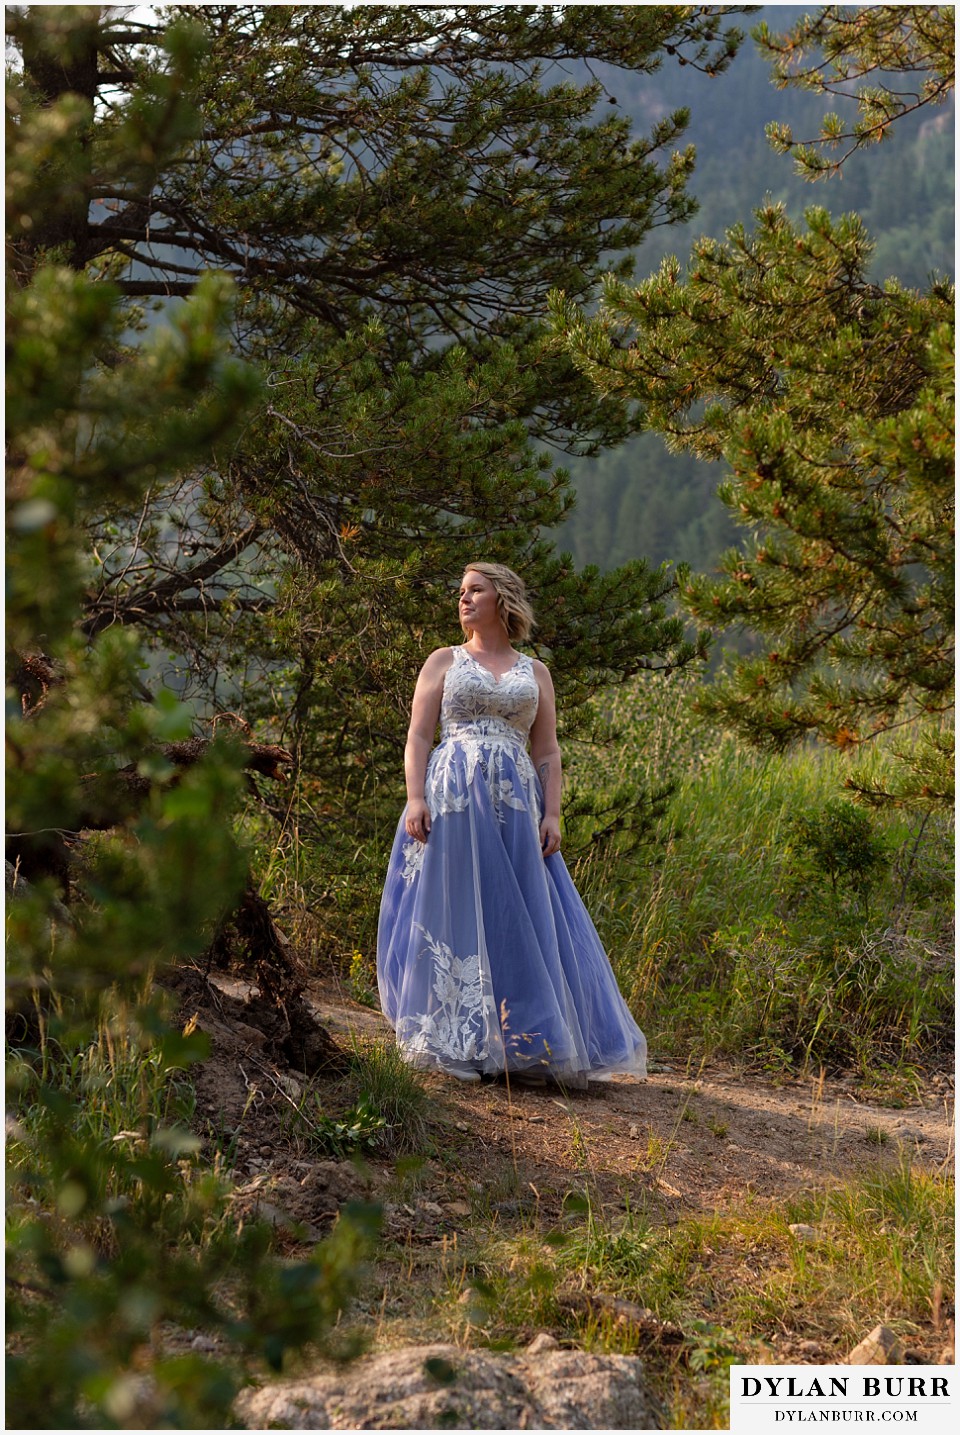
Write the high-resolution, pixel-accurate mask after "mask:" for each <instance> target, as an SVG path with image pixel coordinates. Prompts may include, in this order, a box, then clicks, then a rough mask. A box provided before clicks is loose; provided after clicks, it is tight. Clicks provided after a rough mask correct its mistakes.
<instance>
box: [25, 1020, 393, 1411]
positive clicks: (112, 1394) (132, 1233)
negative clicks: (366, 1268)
mask: <svg viewBox="0 0 960 1435" xmlns="http://www.w3.org/2000/svg"><path fill="white" fill-rule="evenodd" d="M67 1017H68V1013H64V1012H62V1011H61V1014H60V1015H59V1017H57V1018H56V1019H55V1020H52V1019H45V1021H44V1023H43V1033H42V1037H41V1041H40V1045H39V1050H37V1051H36V1052H35V1053H24V1052H23V1051H22V1050H21V1051H19V1052H15V1053H13V1055H12V1059H11V1064H10V1066H9V1069H8V1085H9V1091H10V1096H11V1117H12V1121H13V1126H12V1132H11V1136H10V1139H9V1141H8V1189H7V1233H8V1247H7V1256H8V1264H7V1280H8V1306H7V1325H8V1334H9V1336H10V1337H11V1339H12V1341H13V1354H12V1356H11V1358H10V1360H9V1361H8V1366H7V1413H8V1417H9V1418H10V1419H11V1420H13V1421H15V1423H16V1424H17V1425H18V1426H20V1427H22V1428H39V1427H50V1426H51V1425H53V1426H55V1427H56V1428H58V1429H70V1428H75V1427H89V1428H110V1429H112V1428H129V1426H130V1425H131V1424H135V1425H138V1426H140V1425H144V1426H149V1427H154V1426H156V1425H160V1424H169V1425H172V1426H174V1427H181V1428H182V1427H191V1426H193V1427H200V1428H207V1427H212V1428H221V1427H222V1422H223V1419H224V1416H225V1415H226V1413H227V1412H228V1411H229V1408H230V1404H231V1402H232V1399H233V1397H234V1395H235V1394H236V1392H237V1389H238V1388H239V1385H240V1383H242V1378H243V1377H242V1376H241V1375H239V1374H238V1372H237V1369H236V1367H235V1366H234V1365H233V1364H232V1363H231V1364H228V1363H226V1362H221V1361H207V1360H203V1361H201V1360H199V1359H198V1358H190V1359H186V1360H185V1359H183V1358H179V1359H177V1358H171V1357H170V1356H169V1355H165V1354H164V1339H163V1337H162V1335H161V1332H162V1330H163V1329H164V1326H165V1325H166V1323H170V1322H172V1323H173V1324H174V1325H176V1326H180V1327H182V1328H187V1329H190V1328H199V1329H201V1330H204V1331H207V1332H211V1333H213V1334H215V1335H217V1336H219V1337H220V1338H221V1339H222V1340H224V1341H225V1342H226V1344H227V1347H228V1348H231V1347H232V1349H233V1350H234V1351H235V1352H237V1353H244V1354H245V1355H246V1356H248V1357H250V1358H252V1359H254V1360H264V1361H266V1362H267V1363H268V1364H270V1365H272V1366H273V1367H275V1368H279V1367H280V1365H281V1363H282V1360H283V1357H284V1353H285V1352H286V1351H287V1350H289V1349H290V1348H291V1347H298V1346H300V1345H301V1344H303V1342H304V1341H306V1340H317V1339H321V1338H324V1339H328V1340H329V1331H330V1329H331V1327H332V1326H333V1324H334V1323H335V1321H336V1319H337V1316H338V1314H339V1312H340V1310H341V1308H342V1306H343V1305H344V1303H345V1302H346V1300H347V1298H348V1296H349V1294H350V1292H351V1291H352V1289H353V1287H354V1283H355V1280H356V1273H357V1269H358V1261H359V1260H360V1259H361V1258H362V1256H363V1255H364V1254H365V1253H367V1252H368V1251H369V1250H370V1247H371V1240H372V1237H373V1235H374V1233H375V1231H376V1225H377V1217H376V1214H375V1213H374V1212H373V1211H372V1210H369V1211H368V1210H364V1209H360V1208H358V1209H357V1210H355V1211H347V1212H346V1213H345V1215H344V1217H343V1218H342V1219H341V1222H340V1224H339V1225H338V1227H337V1228H336V1230H335V1232H334V1234H333V1236H331V1237H330V1238H329V1239H328V1240H326V1241H324V1242H322V1243H321V1244H320V1245H318V1246H317V1247H316V1248H315V1249H314V1251H313V1252H312V1253H311V1255H310V1257H309V1258H308V1259H306V1260H303V1261H298V1262H287V1263H286V1264H283V1265H281V1264H279V1263H278V1262H277V1261H276V1259H275V1258H274V1257H273V1256H272V1255H271V1253H270V1246H271V1236H270V1232H269V1230H268V1229H267V1228H266V1227H265V1226H261V1225H258V1224H256V1223H252V1224H247V1225H245V1226H244V1227H243V1229H242V1230H239V1231H238V1229H237V1228H236V1225H235V1223H234V1221H233V1220H232V1219H231V1217H230V1189H229V1186H228V1185H227V1183H226V1182H225V1181H224V1179H223V1178H222V1176H221V1175H220V1174H218V1173H217V1172H216V1171H215V1170H211V1169H210V1168H209V1167H208V1166H207V1165H206V1163H205V1161H204V1160H203V1159H202V1153H201V1152H200V1142H199V1141H198V1140H197V1138H196V1137H195V1136H194V1135H193V1134H192V1133H191V1132H190V1130H189V1129H188V1127H187V1125H186V1124H185V1123H186V1122H188V1121H189V1118H190V1114H191V1108H192V1098H191V1092H190V1088H189V1086H188V1085H187V1084H186V1083H185V1080H184V1076H183V1070H184V1068H186V1067H187V1066H189V1064H190V1063H191V1062H193V1061H195V1060H197V1059H202V1057H203V1055H204V1052H205V1038H201V1037H200V1036H199V1035H197V1034H194V1035H191V1034H190V1033H186V1034H185V1035H178V1034H177V1033H175V1032H171V1031H170V1030H169V1028H168V1027H166V1025H165V1023H163V1021H162V1020H161V1016H160V1013H159V1012H158V1011H156V1010H154V1009H152V1008H150V1007H149V1006H147V1005H146V1004H144V1003H140V1004H138V1005H135V1006H132V1007H123V1006H118V1007H116V1009H115V1011H114V1014H113V1016H112V1017H110V1018H108V1019H107V1018H105V1019H104V1020H103V1021H102V1022H101V1023H100V1025H99V1026H98V1028H97V1030H96V1033H95V1038H94V1040H93V1042H92V1043H90V1044H89V1045H86V1046H85V1045H83V1044H82V1043H83V1038H82V1037H78V1036H77V1035H76V1034H73V1035H71V1034H70V1032H69V1031H68V1030H65V1029H64V1028H65V1027H68V1026H69V1025H70V1023H69V1021H68V1020H67ZM54 1030H57V1031H59V1032H60V1036H54V1035H52V1034H51V1033H52V1032H53V1031H54Z"/></svg>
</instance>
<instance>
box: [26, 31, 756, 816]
mask: <svg viewBox="0 0 960 1435" xmlns="http://www.w3.org/2000/svg"><path fill="white" fill-rule="evenodd" d="M734 8H735V7H673V6H645V7H635V6H610V7H595V6H543V7H515V6H471V7H462V8H460V9H457V8H454V9H453V10H450V9H447V8H443V7H437V6H422V7H420V6H407V7H396V6H376V5H369V6H367V5H365V6H359V7H352V8H347V7H338V6H312V5H303V6H272V7H266V6H264V7H260V6H233V5H231V6H203V7H193V6H174V7H170V8H169V9H167V10H165V11H164V12H162V15H161V19H160V21H158V22H156V23H154V22H153V21H150V22H144V21H140V20H137V19H136V18H135V17H134V16H132V15H129V14H122V13H120V12H116V11H111V10H108V9H103V10H99V9H98V8H97V7H40V6H36V7H26V9H25V10H23V11H16V12H11V14H10V16H9V18H8V27H9V29H10V32H11V38H12V41H13V43H14V45H15V46H17V47H18V48H19V51H20V54H21V56H22V60H23V85H22V98H21V103H22V106H23V109H24V113H25V114H26V113H30V114H31V115H36V116H37V117H42V116H43V114H44V113H46V112H48V111H49V110H50V107H51V106H54V105H59V104H63V103H69V104H70V105H71V106H73V107H74V109H75V110H76V112H77V115H78V124H80V125H81V127H82V138H81V139H80V140H79V141H78V143H76V144H75V145H74V146H73V148H72V149H71V150H70V153H69V157H68V158H65V157H62V156H61V157H58V158H57V160H56V164H57V166H58V168H57V176H58V181H59V188H60V192H61V194H62V195H63V198H62V200H61V201H60V202H59V203H58V205H56V206H51V207H50V209H49V210H47V209H45V208H44V207H43V206H42V205H34V206H33V208H32V211H31V215H30V221H31V222H30V224H29V226H27V227H25V228H22V229H20V230H18V229H16V227H15V229H14V235H15V245H14V248H15V263H16V265H17V267H18V269H19V272H21V273H22V274H23V275H24V276H29V274H30V272H31V270H32V268H33V266H35V265H36V263H37V262H38V261H39V260H40V259H41V258H42V257H43V256H44V255H45V254H48V253H56V254H57V255H58V256H59V257H60V259H61V261H62V262H64V263H66V264H67V265H70V266H72V267H74V268H75V269H77V270H81V269H82V270H83V272H85V273H86V274H88V275H89V276H90V277H91V278H93V279H97V278H102V279H103V280H104V281H106V280H108V279H109V280H110V281H111V282H112V283H114V284H115V286H116V288H117V289H118V290H119V292H120V293H121V294H122V295H124V296H125V297H126V298H127V299H128V300H129V301H130V302H131V303H143V304H146V305H147V306H148V307H147V310H146V313H145V315H144V318H143V323H144V324H149V323H151V322H152V314H151V310H150V308H149V306H150V305H151V304H163V305H167V306H169V305H174V304H176V303H177V302H179V301H180V300H181V299H182V298H183V297H184V296H186V295H188V294H190V293H192V291H193V288H194V286H195V284H196V283H197V276H198V275H199V274H200V273H201V272H202V271H203V270H205V269H207V268H215V269H217V270H219V271H226V272H227V273H228V274H229V275H230V276H232V278H233V279H234V282H235V284H236V286H237V294H238V303H237V310H236V320H235V325H234V341H235V345H236V347H237V350H238V352H240V353H242V354H243V355H244V356H246V357H247V358H249V359H251V360H252V361H254V362H256V363H258V364H259V365H261V367H262V369H263V372H264V374H265V376H266V381H267V400H266V402H264V403H263V404H262V405H261V406H260V408H259V409H258V411H257V413H256V414H255V415H254V416H253V417H252V418H251V419H250V420H249V421H248V422H247V424H246V426H245V428H244V430H243V432H242V434H241V436H240V438H239V439H238V440H231V442H230V443H229V444H224V445H221V446H220V447H219V448H218V450H217V452H216V454H215V456H214V459H213V461H212V462H208V463H204V464H202V465H197V466H187V465H181V466H179V468H178V470H177V472H176V473H175V474H172V475H171V476H170V477H169V478H167V479H166V480H161V479H158V482H157V483H156V485H155V486H153V487H152V488H151V490H150V492H149V493H148V494H146V495H144V496H138V497H137V498H136V500H135V501H133V500H131V499H127V500H120V501H117V502H112V503H110V504H109V505H108V506H106V507H105V508H104V510H103V512H102V514H101V516H100V519H99V522H97V521H96V520H94V519H92V518H91V522H90V533H91V544H92V548H93V549H94V551H96V552H97V554H98V555H99V557H100V559H101V561H100V563H99V565H98V566H97V567H96V568H91V569H90V570H89V574H88V580H87V589H86V599H85V613H84V618H83V630H84V632H85V633H86V635H87V636H90V637H92V636H95V635H96V634H98V633H101V632H103V631H105V630H107V629H108V628H118V627H122V626H125V625H128V624H135V625H137V627H138V628H139V629H140V630H141V631H142V632H146V633H149V634H151V635H152V638H153V643H154V653H153V658H152V663H153V669H152V672H151V674H150V675H149V676H148V679H147V681H148V684H149V685H150V686H152V687H156V685H157V683H158V681H166V682H168V683H169V684H170V685H172V686H173V687H175V689H176V690H177V691H178V692H180V693H182V694H184V695H196V696H198V698H200V699H201V700H202V701H203V702H204V703H205V704H207V705H209V704H211V703H212V705H213V706H215V707H221V708H224V707H225V708H234V707H236V706H238V705H242V706H243V707H244V709H245V711H247V713H248V715H250V716H253V717H257V716H262V717H264V718H268V717H269V718H275V719H276V720H277V721H278V722H279V723H281V724H283V725H285V726H284V735H285V736H287V737H289V738H290V740H291V742H292V743H293V744H294V746H296V748H297V751H298V756H299V758H300V759H301V761H302V762H303V763H305V764H306V765H307V766H308V767H309V768H310V769H311V770H312V772H313V775H314V780H315V782H316V783H318V784H319V787H318V789H317V792H318V806H323V804H324V803H326V802H328V801H330V800H332V795H333V794H336V795H337V800H338V801H339V800H340V796H339V795H340V794H342V792H343V790H344V789H343V784H344V782H345V781H347V780H349V781H351V782H353V783H354V784H355V785H356V784H362V783H363V782H367V781H371V780H373V779H375V778H376V777H377V776H378V775H382V774H383V773H385V772H389V773H390V775H391V777H392V778H395V779H396V791H397V793H399V792H400V790H401V789H400V784H399V772H400V766H399V760H398V759H399V753H400V749H401V744H402V734H403V729H404V725H405V714H406V711H407V707H408V703H409V694H410V691H411V689H412V683H413V679H414V675H415V673H416V670H417V668H418V666H419V664H420V662H421V661H422V659H423V657H424V656H425V653H426V652H427V651H428V650H429V647H430V646H431V645H433V644H435V643H437V642H442V641H446V642H448V641H450V640H451V637H453V636H454V635H455V632H456V627H455V617H454V608H453V604H452V602H451V600H450V586H449V585H450V584H451V583H453V584H455V583H456V582H457V581H458V580H459V576H460V573H461V571H462V567H463V565H464V563H465V562H467V561H469V560H470V559H475V558H477V557H479V556H483V557H486V558H495V559H500V560H503V561H506V562H509V563H511V564H512V565H513V566H515V567H518V568H520V569H522V570H523V572H524V574H525V576H526V577H527V579H528V582H529V585H530V587H531V589H532V590H533V593H534V598H535V602H536V605H537V609H538V614H539V617H540V624H541V626H540V628H539V630H538V634H537V642H538V644H539V650H540V651H543V652H546V651H547V650H548V649H549V650H550V653H551V660H552V663H553V666H554V669H555V672H556V678H557V685H558V690H559V694H560V698H561V704H562V706H563V710H564V711H565V713H566V714H567V717H568V720H569V722H570V724H571V725H573V724H575V723H576V721H578V720H579V716H580V709H579V706H578V698H579V697H580V696H581V695H582V694H583V693H584V692H585V691H586V690H587V689H588V688H589V687H591V686H592V685H595V684H596V683H597V682H599V681H603V680H607V679H609V678H610V677H625V676H628V675H630V674H632V673H635V672H637V671H640V670H642V669H643V668H645V667H649V666H654V667H662V666H667V667H669V666H672V665H674V664H676V663H680V662H685V661H688V660H689V659H690V658H691V657H692V656H694V653H695V651H696V648H695V646H692V645H688V644H684V642H683V640H682V636H683V635H682V624H681V623H680V621H679V620H678V619H676V618H675V617H671V616H669V615H668V612H667V602H668V599H669V596H670V594H671V592H672V591H673V588H674V578H673V576H672V575H669V574H667V573H666V571H660V570H654V571H651V569H650V568H649V567H648V565H646V564H644V563H642V562H637V563H633V564H630V565H627V566H625V567H624V568H622V569H620V570H619V571H618V572H616V573H614V574H610V575H606V576H604V577H601V576H600V575H598V574H596V573H595V572H590V571H585V572H584V573H580V574H578V573H576V572H575V571H574V570H573V565H572V563H571V562H570V560H569V559H566V558H564V557H563V555H560V556H557V555H555V554H553V552H552V550H551V546H550V544H549V542H548V541H546V539H544V538H542V537H541V536H540V535H541V531H542V530H544V529H549V528H552V527H553V526H554V525H555V524H556V523H557V522H558V520H559V518H560V517H561V516H562V514H563V513H564V511H565V510H566V508H567V507H568V506H569V503H570V502H571V492H570V489H569V486H568V482H567V479H566V476H565V474H564V473H563V471H562V470H559V469H554V468H553V467H552V465H551V462H550V460H549V458H548V457H547V454H548V452H549V450H550V449H551V448H552V449H553V450H557V449H559V450H563V449H572V450H579V451H591V450H596V449H597V448H598V447H599V446H602V445H604V444H606V443H609V442H613V441H616V440H617V439H618V438H619V437H621V436H622V435H623V434H624V433H626V432H628V431H629V429H630V423H629V422H628V421H625V420H624V416H623V413H622V410H621V407H620V406H619V405H617V404H611V403H608V402H606V401H605V400H604V399H603V398H602V397H599V396H598V395H597V394H596V393H595V391H594V390H593V389H592V387H591V386H590V385H588V384H586V383H585V382H584V381H583V379H582V378H581V376H580V375H579V374H578V372H577V370H576V368H575V366H574V365H573V364H571V363H570V362H569V361H568V360H567V359H566V358H565V357H564V356H563V355H562V354H559V353H558V352H557V351H556V350H555V349H554V348H553V347H552V346H551V345H550V344H549V343H548V342H547V339H546V334H545V330H544V325H543V321H542V317H541V311H542V309H543V307H544V303H545V296H546V294H547V292H548V289H549V288H550V287H551V286H552V285H555V284H558V283H559V284H563V285H564V286H565V287H567V288H568V289H569V291H570V292H571V293H572V294H575V295H577V296H580V297H582V298H586V297H587V296H588V294H589V293H590V292H591V288H592V286H593V285H594V283H595V280H596V277H597V275H598V273H599V271H600V268H601V266H602V264H603V263H604V259H605V256H610V255H612V254H614V253H616V252H623V251H626V250H628V249H630V248H632V247H634V246H635V245H636V244H638V243H639V242H640V241H641V240H642V238H643V235H644V234H645V233H647V232H648V230H649V229H650V227H651V226H653V225H656V224H663V223H672V222H676V221H679V220H683V219H684V218H686V217H687V216H688V215H689V214H690V213H691V212H692V207H693V203H692V201H691V200H690V198H689V197H688V196H687V194H686V190H685V183H686V179H687V176H688V174H689V172H690V168H691V165H692V155H691V154H690V153H689V152H688V151H685V150H683V149H680V150H679V151H678V152H677V153H675V154H673V155H671V156H668V150H669V149H670V147H671V146H673V145H674V144H675V143H676V142H677V141H678V139H679V138H680V136H681V135H682V131H683V127H684V124H685V119H686V117H685V115H684V113H683V112H678V113H677V114H675V115H671V116H668V117H666V118H665V119H663V120H661V121H659V122H658V123H657V124H656V125H655V126H654V128H653V131H652V133H651V134H650V135H649V136H646V137H641V138H633V137H632V136H631V134H630V126H629V122H627V121H626V120H624V119H623V118H622V117H621V116H620V115H619V113H618V108H617V105H616V96H615V95H614V94H611V93H610V91H609V86H610V84H611V82H610V81H609V80H607V81H606V82H605V84H606V86H607V88H605V85H604V84H601V83H600V82H599V81H591V82H588V83H581V82H574V81H571V80H570V79H569V78H568V76H567V74H566V72H565V69H564V67H565V66H567V65H568V64H569V63H570V62H573V61H576V62H577V63H578V64H579V63H580V62H585V64H586V66H587V67H588V68H589V67H590V66H591V65H593V64H594V63H596V64H599V65H602V66H604V67H605V69H604V73H605V74H606V75H609V74H613V73H615V72H616V71H617V70H618V69H619V70H621V71H627V72H632V73H639V74H643V73H647V72H649V71H651V70H653V69H655V68H656V67H657V66H658V65H659V64H661V63H662V62H663V59H664V57H665V56H667V57H673V58H674V59H675V60H677V61H682V62H683V63H688V64H696V65H700V66H702V67H704V68H706V69H708V70H710V71H711V72H715V73H719V72H720V71H722V70H723V69H724V67H725V65H726V63H727V61H728V60H729V57H730V56H731V55H732V53H733V52H734V50H735V48H736V45H737V43H738V39H739V36H738V34H737V32H736V31H735V30H732V29H729V28H726V26H727V20H726V17H727V14H728V11H731V10H734ZM176 17H180V18H188V19H189V20H190V22H191V23H192V24H193V25H194V26H195V27H198V29H199V33H200V37H201V39H202V41H203V46H204V53H203V57H202V59H201V61H200V69H199V72H198V75H197V78H196V81H195V83H194V86H193V90H192V96H193V100H194V103H195V106H196V112H197V115H198V117H199V118H198V120H197V122H196V123H195V125H194V127H193V129H192V130H183V131H178V132H177V134H176V136H173V131H172V130H170V131H169V132H170V134H171V136H172V137H174V138H175V139H176V144H175V146H174V149H173V153H172V154H169V153H167V152H164V153H160V152H159V151H158V150H156V149H155V148H153V147H152V146H151V143H150V142H149V141H147V140H143V141H142V142H141V143H140V144H139V147H138V157H139V158H138V163H137V165H135V166H134V167H132V168H129V169H128V171H126V172H125V171H124V170H123V167H122V165H121V166H118V164H117V160H116V156H117V155H118V154H120V153H122V152H123V150H124V146H125V144H126V142H127V140H128V139H129V138H130V137H131V136H132V137H134V138H136V137H138V136H140V134H141V131H143V130H144V127H145V124H146V118H145V117H150V116H153V117H160V118H161V120H163V118H164V115H165V110H164V106H165V104H166V98H165V97H166V89H165V86H166V85H167V78H168V61H167V60H166V59H165V58H164V52H163V51H162V48H161V42H162V33H163V25H164V24H165V23H166V22H167V21H168V20H169V19H170V18H176ZM580 73H581V74H582V73H583V71H582V69H581V70H580ZM131 92H132V94H133V97H134V98H135V99H136V100H137V103H136V104H133V105H131V104H129V103H126V102H124V99H123V97H124V96H126V95H128V94H130V93H131ZM164 132H165V133H167V131H166V130H165V131H164ZM78 133H79V132H78ZM617 267H618V269H619V271H620V272H622V273H624V274H626V273H627V272H628V270H629V261H628V260H627V259H623V258H621V259H620V260H618V262H617ZM119 352H120V351H119V350H118V354H119ZM167 655H170V656H169V657H168V656H167ZM278 707H279V713H278ZM321 799H322V800H321ZM351 800H352V799H351Z"/></svg>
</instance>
